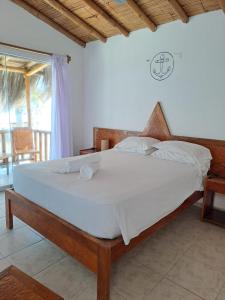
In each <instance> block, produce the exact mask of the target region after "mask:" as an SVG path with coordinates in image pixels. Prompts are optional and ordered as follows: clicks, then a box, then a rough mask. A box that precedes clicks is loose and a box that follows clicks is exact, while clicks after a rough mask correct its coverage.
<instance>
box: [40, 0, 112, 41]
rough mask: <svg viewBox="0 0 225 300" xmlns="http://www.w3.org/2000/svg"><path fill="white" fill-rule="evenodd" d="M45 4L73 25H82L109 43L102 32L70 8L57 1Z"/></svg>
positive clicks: (53, 0) (48, 1) (44, 0)
mask: <svg viewBox="0 0 225 300" xmlns="http://www.w3.org/2000/svg"><path fill="white" fill-rule="evenodd" d="M43 2H45V3H47V4H48V5H50V6H51V7H52V8H54V9H55V10H57V11H58V12H59V13H60V14H62V15H63V16H64V17H66V18H67V19H69V20H70V21H71V22H72V23H74V24H76V25H80V26H82V27H83V28H85V29H86V30H87V31H88V32H89V33H90V34H92V35H94V36H95V37H96V38H97V39H99V40H100V41H102V42H103V43H105V42H106V41H107V38H106V37H105V36H103V35H102V34H101V33H100V32H98V31H97V30H96V29H95V28H94V27H92V26H91V25H89V24H88V23H86V22H85V21H84V20H83V19H81V18H80V17H78V16H77V15H75V14H74V13H72V12H71V11H70V10H69V9H68V8H66V7H65V6H63V5H62V4H61V3H60V2H58V1H56V0H43Z"/></svg>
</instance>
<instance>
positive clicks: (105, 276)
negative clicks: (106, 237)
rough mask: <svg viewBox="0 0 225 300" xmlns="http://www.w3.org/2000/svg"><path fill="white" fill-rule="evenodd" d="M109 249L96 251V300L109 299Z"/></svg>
mask: <svg viewBox="0 0 225 300" xmlns="http://www.w3.org/2000/svg"><path fill="white" fill-rule="evenodd" d="M110 277H111V248H109V247H104V246H100V247H99V249H98V273H97V300H109V299H110Z"/></svg>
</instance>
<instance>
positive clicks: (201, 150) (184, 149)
mask: <svg viewBox="0 0 225 300" xmlns="http://www.w3.org/2000/svg"><path fill="white" fill-rule="evenodd" d="M154 147H155V148H156V149H160V150H167V151H171V152H176V153H180V154H184V155H185V154H186V155H189V156H192V157H193V156H195V157H197V158H200V159H212V155H211V153H210V151H209V149H208V148H206V147H203V146H201V145H198V144H193V143H188V142H182V141H164V142H160V143H157V144H155V145H154Z"/></svg>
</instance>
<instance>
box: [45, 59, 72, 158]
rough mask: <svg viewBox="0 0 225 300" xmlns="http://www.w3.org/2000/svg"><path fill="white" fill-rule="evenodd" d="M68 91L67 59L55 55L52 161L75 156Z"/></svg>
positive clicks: (53, 66) (53, 64) (53, 61)
mask: <svg viewBox="0 0 225 300" xmlns="http://www.w3.org/2000/svg"><path fill="white" fill-rule="evenodd" d="M68 89H69V86H68V63H67V58H66V57H65V56H59V55H53V56H52V121H51V149H50V159H59V158H63V157H68V156H72V154H73V151H72V131H71V124H70V114H69V96H68V94H69V92H68Z"/></svg>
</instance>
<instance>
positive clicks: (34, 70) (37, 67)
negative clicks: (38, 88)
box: [26, 64, 49, 77]
mask: <svg viewBox="0 0 225 300" xmlns="http://www.w3.org/2000/svg"><path fill="white" fill-rule="evenodd" d="M48 66H49V65H48V64H36V65H35V66H33V67H32V68H31V69H30V70H29V71H27V73H26V76H27V77H30V76H32V75H34V74H36V73H38V72H40V71H42V70H43V69H45V68H47V67H48Z"/></svg>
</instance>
